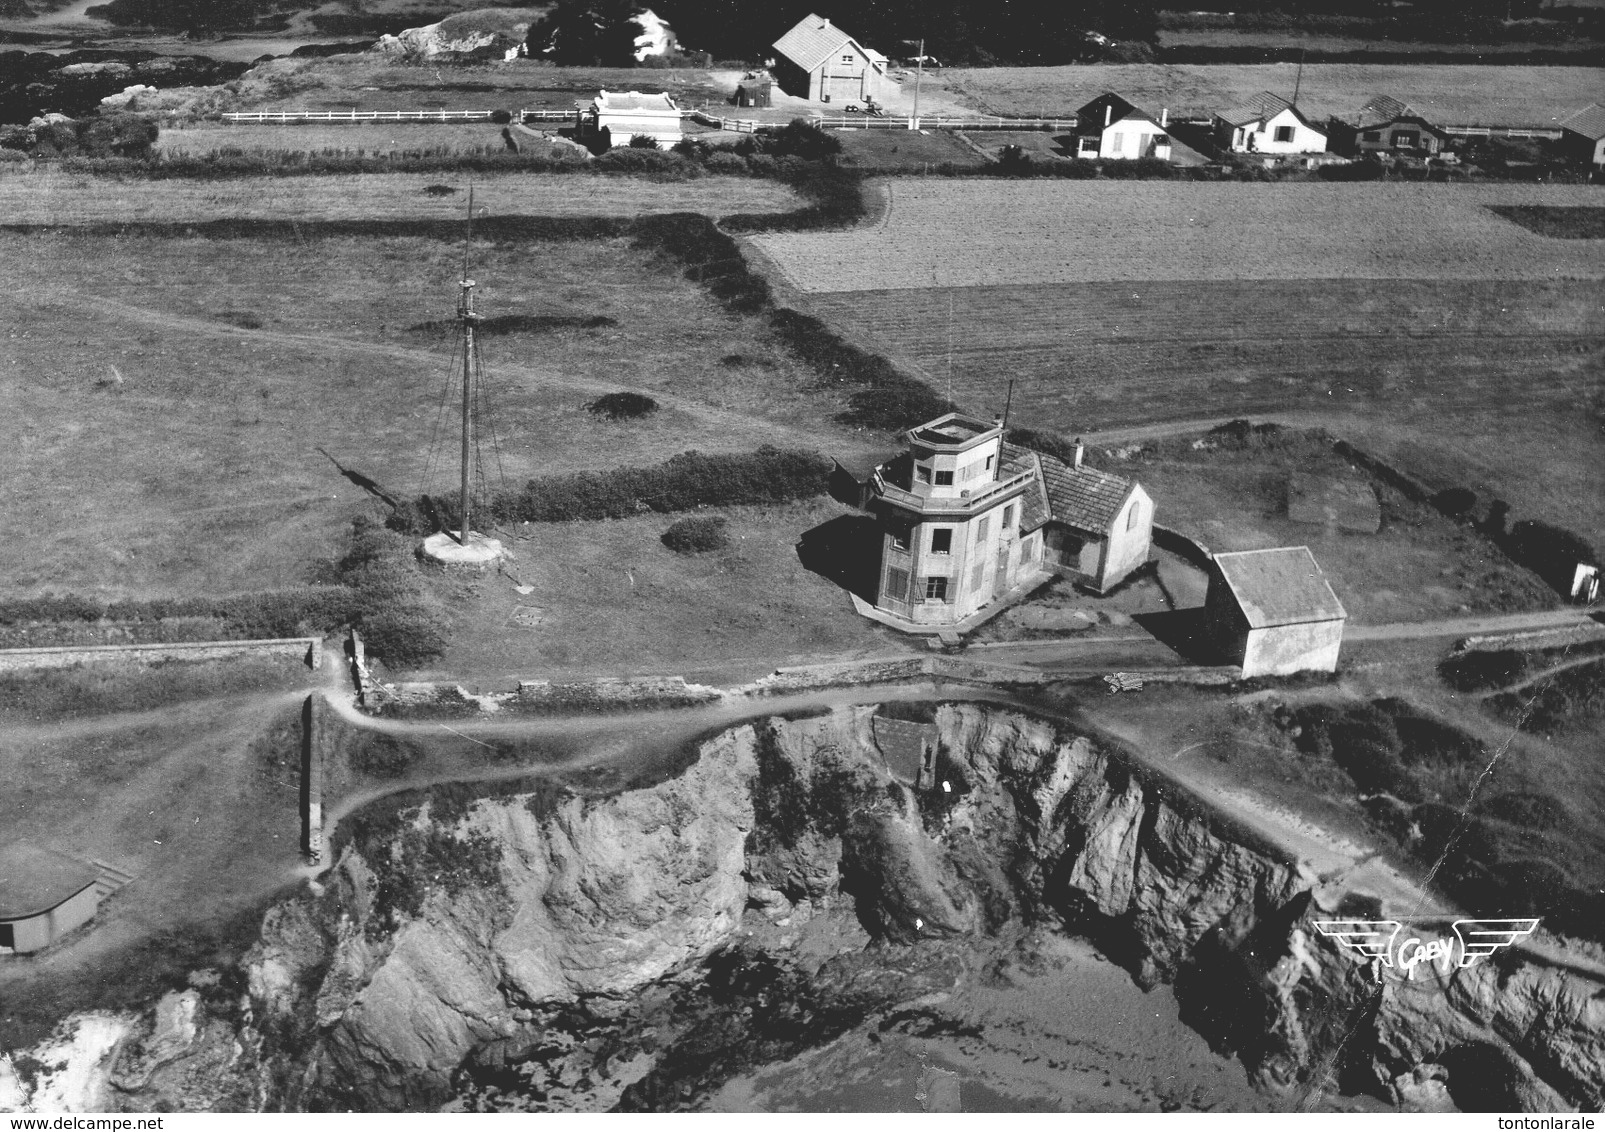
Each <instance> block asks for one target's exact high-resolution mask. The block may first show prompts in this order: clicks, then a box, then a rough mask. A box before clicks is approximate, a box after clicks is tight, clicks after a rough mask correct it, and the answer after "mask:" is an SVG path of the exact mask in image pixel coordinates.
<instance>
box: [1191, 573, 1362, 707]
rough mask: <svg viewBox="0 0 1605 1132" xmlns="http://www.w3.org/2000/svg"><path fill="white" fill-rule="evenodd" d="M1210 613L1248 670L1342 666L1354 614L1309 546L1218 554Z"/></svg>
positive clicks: (1230, 653)
mask: <svg viewBox="0 0 1605 1132" xmlns="http://www.w3.org/2000/svg"><path fill="white" fill-rule="evenodd" d="M1204 617H1205V623H1206V624H1207V625H1208V632H1209V636H1210V640H1211V641H1212V642H1213V643H1214V645H1215V647H1216V649H1217V650H1218V651H1219V652H1220V653H1221V654H1223V655H1224V656H1225V657H1226V658H1227V660H1228V661H1229V663H1232V664H1239V665H1241V666H1242V669H1243V675H1244V676H1245V677H1248V676H1287V675H1290V674H1292V673H1294V672H1334V671H1336V670H1337V660H1338V649H1339V647H1340V646H1341V645H1342V643H1343V622H1344V621H1345V620H1346V619H1347V618H1348V614H1347V613H1345V612H1344V610H1343V604H1342V603H1341V602H1339V601H1338V599H1337V594H1335V593H1333V592H1332V586H1331V583H1329V582H1328V581H1327V580H1326V575H1325V574H1323V573H1321V568H1320V567H1319V566H1318V565H1316V563H1315V556H1314V555H1313V554H1311V553H1310V548H1309V547H1307V546H1279V547H1273V548H1271V549H1269V550H1240V551H1236V552H1233V553H1227V554H1217V555H1215V558H1214V561H1213V563H1212V565H1211V569H1210V579H1209V594H1208V596H1207V597H1205V599H1204Z"/></svg>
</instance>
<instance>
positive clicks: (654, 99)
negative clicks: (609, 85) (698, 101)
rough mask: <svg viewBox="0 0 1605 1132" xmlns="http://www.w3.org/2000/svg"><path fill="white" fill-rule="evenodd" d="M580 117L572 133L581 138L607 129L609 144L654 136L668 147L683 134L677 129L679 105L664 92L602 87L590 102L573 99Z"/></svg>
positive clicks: (598, 134)
mask: <svg viewBox="0 0 1605 1132" xmlns="http://www.w3.org/2000/svg"><path fill="white" fill-rule="evenodd" d="M575 109H576V111H577V113H578V116H579V120H578V122H577V123H576V125H577V129H576V131H575V136H576V137H577V138H578V139H579V140H580V141H585V140H587V139H590V138H595V137H599V136H601V134H602V132H603V131H604V130H605V131H607V138H608V142H609V144H610V145H614V146H626V145H629V144H630V140H631V139H632V138H635V137H639V136H645V137H650V138H652V139H654V140H655V141H656V142H657V143H658V144H659V145H661V146H664V147H668V146H671V145H674V144H676V143H677V142H679V141H680V139H681V138H682V137H684V136H685V135H684V133H683V132H682V131H681V129H680V108H679V107H678V106H676V105H675V104H674V99H673V98H671V97H669V95H667V94H642V93H641V92H640V91H638V90H631V91H617V90H604V91H601V92H600V93H599V94H597V96H596V97H595V98H593V99H591V101H590V102H589V103H584V104H581V103H575Z"/></svg>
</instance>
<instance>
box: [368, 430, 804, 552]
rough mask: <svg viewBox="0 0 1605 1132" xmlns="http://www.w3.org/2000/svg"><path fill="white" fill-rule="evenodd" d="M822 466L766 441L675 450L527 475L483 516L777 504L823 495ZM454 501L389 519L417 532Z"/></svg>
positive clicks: (519, 519)
mask: <svg viewBox="0 0 1605 1132" xmlns="http://www.w3.org/2000/svg"><path fill="white" fill-rule="evenodd" d="M830 468H831V464H830V461H829V460H826V459H825V458H824V457H823V456H820V455H819V454H818V453H815V452H804V451H800V450H798V449H789V448H786V449H783V448H772V447H769V446H767V445H766V446H764V447H762V448H760V449H758V450H757V451H756V452H748V453H730V454H715V455H706V454H704V453H701V452H682V453H680V455H678V456H673V457H671V458H670V459H668V460H667V461H665V462H664V463H662V464H658V465H656V466H654V467H646V468H630V467H623V468H615V469H613V470H612V471H610V472H580V473H577V474H574V475H564V476H546V477H543V478H541V479H532V480H530V481H529V482H528V483H527V484H526V485H525V486H524V488H523V490H521V491H518V492H504V493H502V494H500V495H498V496H496V497H495V498H494V499H493V500H491V502H490V505H489V506H488V507H487V508H486V512H485V518H486V520H487V521H490V522H493V523H561V522H569V521H572V520H576V519H586V520H594V519H624V518H628V517H630V516H632V515H639V514H641V513H643V512H647V511H656V512H661V513H672V512H675V511H690V510H693V509H695V508H697V507H717V506H733V505H736V504H742V503H784V502H787V501H789V500H793V499H806V498H808V497H810V496H814V495H822V494H824V492H825V490H826V486H827V482H828V478H829V475H830ZM455 506H456V502H455V500H450V499H434V498H427V499H424V500H420V501H419V503H418V504H417V505H416V506H411V507H404V508H398V509H397V511H396V513H395V516H394V517H393V519H392V523H393V525H395V526H397V527H398V528H400V529H402V530H406V531H409V532H410V533H412V534H424V533H427V532H428V531H429V530H430V529H432V528H431V527H429V525H428V524H427V521H426V520H425V518H424V516H425V515H427V514H428V513H430V512H431V511H433V512H434V513H435V514H437V515H438V516H440V518H441V519H442V520H443V521H444V522H446V523H451V522H454V521H455Z"/></svg>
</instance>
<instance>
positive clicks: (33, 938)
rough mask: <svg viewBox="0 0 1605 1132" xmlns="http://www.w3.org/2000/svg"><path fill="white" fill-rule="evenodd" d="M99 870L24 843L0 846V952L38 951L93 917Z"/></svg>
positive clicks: (7, 953) (4, 953) (96, 904)
mask: <svg viewBox="0 0 1605 1132" xmlns="http://www.w3.org/2000/svg"><path fill="white" fill-rule="evenodd" d="M99 875H100V874H99V870H98V869H96V868H95V867H94V866H92V865H88V864H85V863H84V862H83V861H80V860H78V859H76V858H74V857H69V856H67V855H66V854H65V853H57V852H55V851H54V850H50V849H41V848H39V847H38V846H35V845H29V844H27V843H25V842H19V843H16V844H12V845H8V846H5V847H4V848H0V955H20V954H24V953H26V952H30V951H40V950H43V949H44V948H46V947H49V946H50V945H51V944H53V943H55V942H56V941H57V940H59V939H61V938H62V937H63V936H65V935H67V934H68V933H69V932H72V931H74V930H75V929H77V928H80V927H82V926H83V925H84V924H87V923H88V922H89V921H90V920H91V919H93V918H94V915H95V909H96V908H97V907H98V906H99V904H100V889H99V886H98V885H97V884H96V883H95V882H96V880H97V879H98V878H99Z"/></svg>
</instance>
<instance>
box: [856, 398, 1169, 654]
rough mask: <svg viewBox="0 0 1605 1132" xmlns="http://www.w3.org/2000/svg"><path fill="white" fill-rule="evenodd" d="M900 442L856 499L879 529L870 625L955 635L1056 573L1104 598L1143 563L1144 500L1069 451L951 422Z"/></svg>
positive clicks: (1148, 520) (1135, 488)
mask: <svg viewBox="0 0 1605 1132" xmlns="http://www.w3.org/2000/svg"><path fill="white" fill-rule="evenodd" d="M907 435H908V442H909V446H908V450H907V451H906V452H904V453H902V454H900V455H899V456H897V457H895V458H894V459H891V460H888V461H887V462H885V463H884V464H881V465H880V466H879V467H877V468H876V469H875V470H874V471H873V472H872V473H871V474H870V477H869V482H868V483H866V484H865V485H864V489H863V492H862V499H863V504H862V506H863V507H864V509H865V510H866V511H868V512H869V513H870V514H872V515H874V516H875V518H876V520H877V523H878V526H879V527H880V530H881V539H880V568H879V573H878V578H879V580H878V582H877V585H876V592H875V601H874V607H875V609H876V610H877V611H878V613H877V620H882V621H884V622H885V623H887V624H891V625H894V626H896V627H900V628H907V629H914V630H919V629H921V628H925V627H929V628H931V629H940V628H958V629H960V630H962V629H965V628H968V627H970V626H972V625H973V624H977V623H979V621H980V620H985V618H986V617H987V616H990V613H989V612H986V611H988V610H991V611H993V612H995V611H997V610H1001V609H1002V608H1004V607H1005V606H1006V605H1008V604H1009V603H1010V602H1012V601H1015V600H1018V599H1019V598H1022V597H1024V596H1026V595H1027V594H1028V593H1029V592H1030V591H1031V590H1032V589H1034V588H1035V587H1036V586H1037V585H1039V584H1040V583H1042V582H1045V581H1048V580H1050V579H1051V578H1052V577H1053V576H1054V575H1059V576H1061V577H1067V578H1072V579H1074V580H1076V581H1077V582H1079V583H1081V584H1082V585H1084V586H1085V587H1086V588H1088V589H1091V590H1094V591H1097V592H1100V593H1102V592H1105V591H1107V590H1108V589H1110V588H1111V587H1113V586H1114V585H1116V584H1117V583H1118V582H1120V581H1121V580H1123V579H1124V578H1126V577H1127V576H1128V575H1130V574H1131V572H1132V571H1133V570H1135V569H1137V567H1139V566H1141V565H1142V564H1143V563H1144V562H1146V561H1147V559H1148V550H1149V542H1150V539H1151V535H1152V530H1153V510H1154V509H1153V503H1152V501H1151V500H1150V499H1149V498H1148V494H1147V493H1146V492H1145V491H1143V489H1142V487H1141V486H1140V485H1139V484H1137V483H1136V482H1134V481H1132V480H1128V479H1125V478H1123V477H1121V476H1116V475H1111V474H1109V473H1107V472H1102V471H1098V470H1097V469H1094V468H1090V467H1087V466H1086V465H1085V463H1084V462H1083V460H1082V451H1083V450H1082V449H1081V447H1080V446H1079V445H1078V446H1077V447H1076V449H1075V456H1074V457H1073V458H1072V460H1071V462H1069V463H1066V462H1064V461H1062V460H1059V459H1057V458H1056V457H1054V456H1051V455H1049V454H1047V453H1044V452H1037V451H1035V450H1033V449H1030V448H1024V447H1022V446H1020V445H1017V444H1009V443H1007V442H1006V441H1004V439H1003V425H1002V422H1000V421H984V420H979V419H976V418H974V417H968V416H965V415H963V414H961V413H949V414H947V415H946V416H943V417H938V418H937V419H935V420H933V421H927V422H926V423H925V424H922V425H918V426H916V427H915V428H912V429H909V431H908V434H907Z"/></svg>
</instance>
